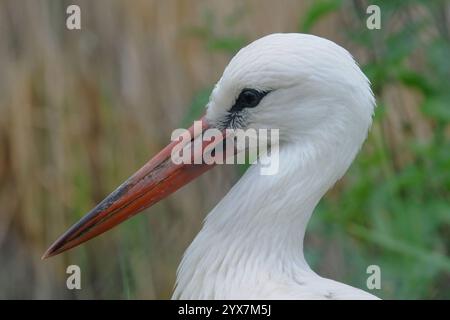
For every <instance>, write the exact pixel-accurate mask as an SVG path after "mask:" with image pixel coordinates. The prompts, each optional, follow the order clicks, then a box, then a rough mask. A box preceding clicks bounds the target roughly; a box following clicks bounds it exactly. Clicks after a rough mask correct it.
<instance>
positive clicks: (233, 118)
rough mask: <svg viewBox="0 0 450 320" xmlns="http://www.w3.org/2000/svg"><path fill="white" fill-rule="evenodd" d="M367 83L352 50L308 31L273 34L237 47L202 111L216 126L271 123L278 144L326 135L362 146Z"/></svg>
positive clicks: (367, 117)
mask: <svg viewBox="0 0 450 320" xmlns="http://www.w3.org/2000/svg"><path fill="white" fill-rule="evenodd" d="M373 110H374V98H373V94H372V91H371V89H370V85H369V81H368V79H367V78H366V76H365V75H364V74H363V73H362V72H361V70H360V68H359V67H358V65H357V64H356V63H355V61H354V60H353V58H352V56H351V55H350V53H348V52H347V51H346V50H345V49H343V48H342V47H340V46H338V45H337V44H335V43H334V42H332V41H329V40H326V39H324V38H320V37H316V36H313V35H307V34H298V33H291V34H272V35H269V36H266V37H263V38H261V39H259V40H256V41H254V42H253V43H251V44H249V45H248V46H247V47H245V48H243V49H241V50H240V51H239V52H238V53H237V54H236V56H235V57H234V58H233V59H232V60H231V62H230V63H229V64H228V66H227V67H226V68H225V71H224V73H223V75H222V77H221V78H220V80H219V81H218V83H217V84H216V86H215V88H214V90H213V92H212V94H211V97H210V100H209V103H208V109H207V113H206V119H207V121H208V122H209V123H210V124H211V125H212V126H216V127H218V128H225V127H229V128H243V129H245V128H255V129H259V128H267V129H272V128H277V129H279V133H280V140H281V143H285V142H295V141H305V139H308V137H317V136H319V135H323V133H325V132H328V133H329V134H330V136H332V137H341V138H342V139H344V138H354V139H355V140H357V141H355V144H357V145H360V144H361V143H362V141H363V140H364V138H365V136H366V133H367V130H368V128H369V126H370V124H371V119H372V114H373Z"/></svg>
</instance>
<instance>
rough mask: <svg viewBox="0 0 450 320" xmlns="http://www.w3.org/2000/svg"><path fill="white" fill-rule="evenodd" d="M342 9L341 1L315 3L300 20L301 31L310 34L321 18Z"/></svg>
mask: <svg viewBox="0 0 450 320" xmlns="http://www.w3.org/2000/svg"><path fill="white" fill-rule="evenodd" d="M340 7H341V1H340V0H325V1H315V2H314V3H313V5H311V7H310V8H309V10H308V11H307V12H306V14H305V15H304V16H303V17H302V19H301V20H300V27H299V29H300V31H301V32H309V31H310V30H311V28H312V27H313V26H314V24H316V23H317V22H318V21H319V20H320V19H321V18H323V17H324V16H326V15H327V14H329V13H331V12H333V11H336V10H338V9H339V8H340Z"/></svg>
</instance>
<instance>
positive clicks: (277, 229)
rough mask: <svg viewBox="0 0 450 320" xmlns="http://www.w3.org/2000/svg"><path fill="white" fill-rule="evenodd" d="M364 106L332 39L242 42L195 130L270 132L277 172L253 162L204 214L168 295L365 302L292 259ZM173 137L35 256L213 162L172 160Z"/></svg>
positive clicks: (111, 222) (365, 120) (73, 241)
mask: <svg viewBox="0 0 450 320" xmlns="http://www.w3.org/2000/svg"><path fill="white" fill-rule="evenodd" d="M374 107H375V99H374V97H373V94H372V91H371V89H370V84H369V81H368V79H367V78H366V77H365V75H364V74H363V73H362V72H361V70H360V68H359V67H358V65H357V64H356V63H355V61H354V60H353V58H352V56H351V55H350V54H349V53H348V52H347V51H346V50H345V49H343V48H342V47H340V46H339V45H337V44H335V43H334V42H332V41H329V40H326V39H323V38H320V37H316V36H312V35H306V34H272V35H268V36H266V37H263V38H261V39H259V40H256V41H254V42H253V43H251V44H249V45H248V46H246V47H245V48H243V49H241V50H240V51H239V52H238V53H237V54H236V56H235V57H234V58H233V59H232V60H231V62H230V63H229V64H228V66H227V67H226V68H225V71H224V73H223V75H222V77H221V78H220V80H219V81H218V83H217V84H216V86H215V88H214V90H213V92H212V94H211V97H210V100H209V103H208V105H207V110H206V115H205V116H204V118H202V121H203V122H202V123H203V130H206V129H208V128H217V129H220V130H224V129H226V128H230V127H233V128H242V129H248V128H255V129H259V128H267V129H279V137H280V139H279V143H278V148H279V171H278V173H277V174H274V175H261V174H260V170H259V169H260V168H259V166H260V165H261V164H260V162H255V163H254V164H253V165H252V166H251V167H250V168H249V169H248V170H247V172H246V173H245V174H244V176H243V177H242V178H241V179H240V180H239V181H238V182H237V183H236V185H235V186H234V187H233V188H232V189H231V190H230V192H228V194H227V195H226V196H225V197H224V198H223V199H222V201H220V202H219V204H217V206H216V207H215V208H214V209H213V210H212V211H211V212H210V213H209V214H208V216H207V218H206V220H205V221H204V225H203V228H202V230H201V231H200V232H199V234H198V235H197V236H196V238H195V239H194V241H193V242H192V244H191V245H190V246H189V248H188V249H187V250H186V252H185V254H184V257H183V259H182V262H181V264H180V266H179V269H178V273H177V282H176V288H175V291H174V294H173V298H181V299H376V297H375V296H373V295H371V294H369V293H366V292H365V291H362V290H360V289H356V288H353V287H350V286H348V285H345V284H342V283H339V282H336V281H333V280H330V279H326V278H322V277H320V276H319V275H317V274H316V273H315V272H314V271H312V270H311V268H310V267H309V266H308V263H307V262H306V260H305V258H304V255H303V239H304V235H305V230H306V226H307V224H308V220H309V219H310V217H311V214H312V212H313V211H314V208H315V206H316V205H317V203H318V202H319V200H320V199H321V198H322V196H323V195H324V194H325V192H326V191H327V190H328V189H330V188H331V187H332V186H333V184H334V183H335V182H336V181H337V180H338V179H340V178H341V177H342V176H343V174H344V173H345V172H346V170H347V169H348V167H349V166H350V164H351V163H352V161H353V159H354V158H355V156H356V154H357V153H358V151H359V150H360V148H361V145H362V143H363V142H364V140H365V139H366V137H367V132H368V130H369V128H370V125H371V123H372V115H373V112H374ZM190 130H191V131H190V132H193V129H192V128H191V129H190ZM194 138H195V139H198V135H197V137H194ZM193 141H194V139H193V140H192V141H188V142H187V144H186V146H187V145H190V144H192V143H193ZM176 144H177V142H176V141H174V142H172V143H170V144H169V145H168V146H167V147H166V148H164V149H163V150H162V151H161V152H160V153H159V154H157V155H156V156H155V157H154V158H153V159H151V160H150V161H149V162H148V163H147V164H146V165H144V166H143V167H142V168H141V169H140V170H139V171H137V172H136V173H135V174H134V175H133V176H131V177H130V178H129V179H128V180H127V181H126V182H124V183H123V184H122V185H121V186H120V187H119V188H118V189H117V190H116V191H114V192H113V193H112V194H111V195H109V196H108V197H107V198H106V199H105V200H103V201H102V202H101V203H100V204H98V205H97V207H95V208H94V209H93V210H92V211H91V212H89V213H88V214H87V215H86V216H84V217H83V218H82V219H81V220H80V221H79V222H78V223H76V224H75V225H74V226H72V227H71V228H70V229H69V230H68V231H67V232H66V233H64V234H63V235H62V236H61V237H60V238H59V239H58V240H57V241H56V242H55V243H54V244H53V245H52V246H51V247H50V248H49V249H48V250H47V252H46V253H45V254H44V257H49V256H52V255H55V254H58V253H61V252H63V251H65V250H67V249H69V248H72V247H74V246H76V245H78V244H80V243H82V242H85V241H87V240H89V239H91V238H93V237H95V236H97V235H98V234H100V233H103V232H104V231H106V230H108V229H110V228H112V227H113V226H115V225H117V224H119V223H120V222H122V221H123V220H125V219H127V218H129V217H131V216H133V215H134V214H136V213H137V212H140V211H142V210H143V209H145V208H147V207H149V206H151V205H153V204H154V203H156V202H158V201H159V200H161V199H162V198H164V197H166V196H167V195H169V194H171V193H173V192H174V191H176V190H177V189H179V188H180V187H181V186H183V185H185V184H187V183H188V182H189V181H191V180H192V179H194V178H196V177H197V176H199V175H200V174H202V173H203V172H205V171H207V170H208V169H210V168H212V167H213V166H212V165H207V164H205V163H203V164H174V163H173V161H172V160H171V156H170V155H171V151H172V150H173V149H174V147H175V146H176ZM261 156H263V155H261Z"/></svg>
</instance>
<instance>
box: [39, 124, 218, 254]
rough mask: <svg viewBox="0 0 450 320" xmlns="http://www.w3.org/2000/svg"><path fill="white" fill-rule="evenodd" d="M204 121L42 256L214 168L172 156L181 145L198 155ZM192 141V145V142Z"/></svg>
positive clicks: (95, 233)
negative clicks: (199, 129) (195, 146)
mask: <svg viewBox="0 0 450 320" xmlns="http://www.w3.org/2000/svg"><path fill="white" fill-rule="evenodd" d="M200 121H202V130H201V132H194V126H192V127H191V128H189V133H190V137H191V139H190V140H189V139H184V141H183V140H182V141H173V142H171V143H170V144H169V145H168V146H166V147H165V148H164V149H163V150H161V151H160V152H159V153H158V154H157V155H156V156H155V157H154V158H153V159H151V160H150V161H149V162H147V163H146V164H145V165H144V166H143V167H142V168H141V169H139V170H138V171H137V172H136V173H135V174H134V175H132V176H131V177H130V178H128V180H126V181H125V182H124V183H123V184H122V185H120V186H119V187H118V188H117V189H116V190H115V191H114V192H113V193H111V194H110V195H109V196H108V197H106V198H105V199H104V200H103V201H102V202H100V203H99V204H98V205H97V206H96V207H95V208H94V209H92V210H91V211H90V212H89V213H87V214H86V215H85V216H84V217H83V218H81V219H80V221H78V222H77V223H75V224H74V225H73V226H72V227H71V228H70V229H68V230H67V231H66V232H65V233H64V234H63V235H62V236H61V237H60V238H59V239H58V240H56V241H55V242H54V243H53V244H52V245H51V246H50V247H49V248H48V249H47V251H46V252H45V253H44V255H43V257H42V258H43V259H45V258H48V257H51V256H54V255H56V254H59V253H61V252H64V251H66V250H68V249H70V248H73V247H75V246H78V245H79V244H81V243H83V242H85V241H88V240H89V239H91V238H94V237H96V236H98V235H99V234H102V233H103V232H105V231H107V230H109V229H111V228H113V227H114V226H116V225H118V224H119V223H121V222H123V221H124V220H126V219H128V218H130V217H132V216H134V215H135V214H137V213H139V212H140V211H142V210H144V209H146V208H148V207H150V206H152V205H153V204H155V203H157V202H158V201H160V200H161V199H163V198H165V197H167V196H168V195H170V194H171V193H173V192H175V191H176V190H178V189H179V188H181V187H182V186H184V185H185V184H187V183H189V182H190V181H192V180H193V179H195V178H197V177H198V176H200V175H201V174H203V173H204V172H206V171H208V170H209V169H211V168H212V167H213V166H214V164H205V163H204V162H203V161H202V162H201V163H200V164H194V161H191V164H175V163H174V162H173V161H172V158H171V154H172V150H173V149H174V147H175V146H177V148H179V147H183V148H184V147H188V148H189V147H190V148H191V149H189V150H193V152H191V157H192V158H191V159H193V158H194V157H196V156H198V155H197V154H196V153H198V152H197V151H196V150H195V149H196V148H194V147H193V145H194V139H195V138H197V137H198V136H199V135H200V134H202V133H203V132H204V131H205V130H206V129H208V125H207V124H206V121H205V119H204V117H203V118H201V119H200ZM194 135H196V136H194ZM224 137H225V135H223V137H222V141H223V138H224ZM211 140H213V139H211ZM197 141H198V140H197ZM219 142H221V141H215V140H213V141H206V142H205V141H202V142H201V143H202V147H203V148H201V149H202V150H205V148H207V147H208V148H211V146H212V145H217V144H218V143H219ZM179 143H183V145H182V146H178V144H179ZM189 144H190V146H188V145H189ZM197 149H199V148H197ZM178 150H179V149H178ZM200 152H201V151H200ZM200 159H202V157H200ZM196 163H198V161H196Z"/></svg>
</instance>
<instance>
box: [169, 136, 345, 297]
mask: <svg viewBox="0 0 450 320" xmlns="http://www.w3.org/2000/svg"><path fill="white" fill-rule="evenodd" d="M328 151H330V152H333V151H332V150H328ZM341 154H345V153H344V152H338V150H336V153H334V154H333V161H332V162H331V161H330V158H329V156H327V155H326V154H325V153H321V152H320V151H319V150H318V149H317V148H315V149H308V146H307V145H295V144H292V145H286V146H284V147H283V148H280V157H279V159H280V166H279V171H278V173H277V174H275V175H271V176H263V175H260V170H259V169H260V168H259V164H255V165H253V166H251V167H250V168H249V170H248V171H247V172H246V173H245V175H244V176H243V177H242V178H241V179H240V180H239V181H238V183H237V184H236V185H235V186H234V187H233V188H232V190H231V191H230V192H229V193H228V194H227V195H226V196H225V197H224V198H223V199H222V201H221V202H220V203H219V204H218V205H217V206H216V207H215V208H214V209H213V210H212V211H211V213H210V214H209V215H208V216H207V218H206V221H205V223H204V226H203V229H202V230H201V231H200V233H199V234H198V235H197V237H196V238H195V240H194V241H193V243H192V244H191V246H190V247H189V248H188V250H187V251H186V253H185V256H184V258H183V261H182V263H181V265H180V268H179V271H178V280H177V290H176V291H175V296H178V297H185V298H189V296H187V295H183V292H184V293H186V292H190V290H189V286H190V284H192V283H197V284H198V283H202V281H199V280H198V277H201V278H202V279H206V278H208V277H211V278H209V280H204V282H203V283H208V282H211V281H212V282H215V280H217V278H223V277H232V278H233V279H243V278H245V279H246V280H245V281H250V282H251V281H252V280H251V277H252V275H253V274H255V277H256V274H261V273H263V274H264V273H266V274H271V275H272V276H274V273H278V274H287V275H290V276H292V277H295V276H296V274H298V273H304V272H311V270H310V269H309V266H308V264H307V263H306V261H305V259H304V255H303V238H304V235H305V230H306V226H307V224H308V221H309V218H310V217H311V214H312V212H313V210H314V208H315V206H316V205H317V203H318V202H319V200H320V199H321V197H322V196H323V195H324V193H325V192H326V191H327V190H328V189H329V188H330V187H331V186H332V185H333V184H334V182H335V181H336V180H337V179H338V178H340V177H341V176H342V174H343V173H344V172H345V170H346V169H347V167H348V166H349V164H350V162H351V160H352V159H353V157H351V159H350V158H348V157H340V155H341ZM249 268H252V269H253V271H250V272H249ZM193 270H195V271H193ZM199 270H200V271H199ZM230 270H232V271H230ZM229 272H233V275H232V276H231V275H230V274H229ZM196 278H197V279H196ZM194 279H196V280H194ZM254 280H255V281H258V280H257V279H256V278H255V279H254ZM236 281H238V280H236ZM201 292H202V294H205V292H207V290H205V289H204V288H202V289H201ZM191 297H192V296H191ZM197 298H199V297H198V296H197Z"/></svg>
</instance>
